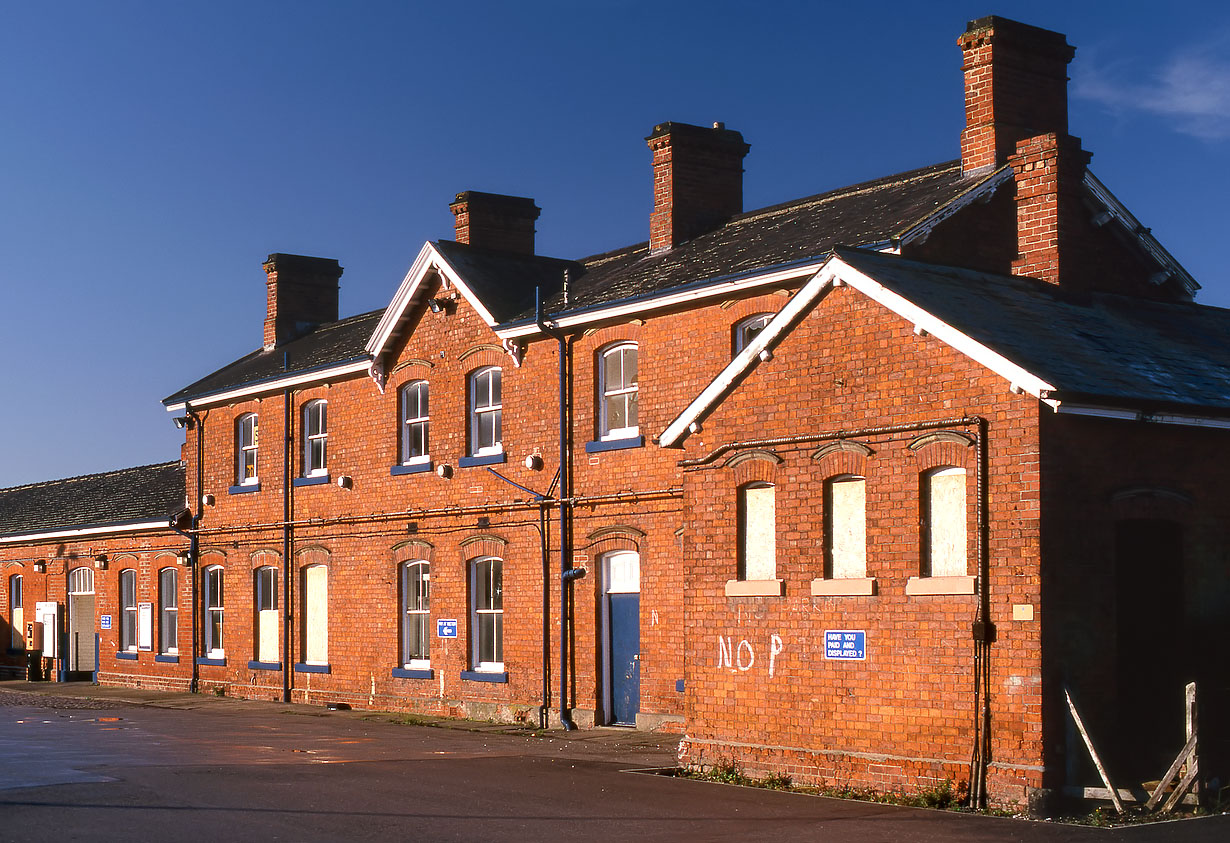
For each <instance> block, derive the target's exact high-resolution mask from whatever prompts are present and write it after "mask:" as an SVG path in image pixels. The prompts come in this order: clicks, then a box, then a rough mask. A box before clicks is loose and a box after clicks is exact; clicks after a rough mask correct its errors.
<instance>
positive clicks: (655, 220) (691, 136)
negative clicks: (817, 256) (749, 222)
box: [645, 123, 751, 254]
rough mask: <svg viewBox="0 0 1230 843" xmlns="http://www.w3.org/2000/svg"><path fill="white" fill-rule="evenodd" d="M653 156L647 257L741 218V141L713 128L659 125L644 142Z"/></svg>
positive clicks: (745, 147) (723, 129) (743, 148)
mask: <svg viewBox="0 0 1230 843" xmlns="http://www.w3.org/2000/svg"><path fill="white" fill-rule="evenodd" d="M645 140H646V142H647V143H648V144H649V148H650V150H652V151H653V213H652V214H651V215H650V217H649V251H650V253H651V254H656V253H658V252H665V251H666V250H668V249H673V248H675V247H676V246H678V245H679V244H680V243H683V242H686V241H688V240H691V239H692V238H694V237H699V236H700V235H702V234H705V233H706V232H709V231H713V230H715V229H717V228H720V227H721V226H722V225H723V224H724V223H725V222H726V221H727V220H728V219H730V218H731V217H733V216H734V215H735V214H739V213H742V212H743V157H744V156H745V155H747V152H748V150H749V149H751V147H750V146H748V145H747V144H746V143H744V142H743V135H741V134H740V133H739V132H735V131H732V130H730V129H727V128H726V127H725V126H724V125H723V124H721V123H714V124H713V128H711V129H706V128H704V127H703V126H692V125H690V124H688V123H662V124H660V125H657V126H654V128H653V133H652V134H650V135H649V137H647V138H645Z"/></svg>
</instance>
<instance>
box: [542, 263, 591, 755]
mask: <svg viewBox="0 0 1230 843" xmlns="http://www.w3.org/2000/svg"><path fill="white" fill-rule="evenodd" d="M566 281H567V270H565V282H566ZM534 321H535V322H536V323H538V330H540V331H542V332H543V333H544V334H546V335H547V336H549V337H555V339H556V340H557V341H558V343H559V570H560V584H559V722H560V724H561V725H562V726H563V727H564V730H565V731H567V732H571V731H574V730H575V729H576V728H577V724H576V723H574V722H573V720H572V713H571V712H570V711H569V709H568V588H569V586H570V585H572V581H573V580H577V579H580V578H581V577H583V576H585V569H584V568H573V567H572V558H571V556H569V554H568V541H567V536H568V532H567V528H568V512H567V507H568V505H567V504H566V503H565V501H567V500H568V495H569V492H570V488H569V487H570V484H569V482H568V479H569V478H568V474H569V472H568V437H567V433H568V404H567V400H566V399H567V395H568V375H567V371H568V370H567V365H566V363H565V362H564V361H565V360H566V358H567V352H568V340H567V338H566V337H565V335H564V333H563V332H562V331H557V330H556V329H554V328H552V327H550V326H549V325H547V322H546V320H545V319H544V318H543V315H542V288H541V287H535V288H534Z"/></svg>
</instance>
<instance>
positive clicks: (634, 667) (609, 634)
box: [602, 550, 641, 726]
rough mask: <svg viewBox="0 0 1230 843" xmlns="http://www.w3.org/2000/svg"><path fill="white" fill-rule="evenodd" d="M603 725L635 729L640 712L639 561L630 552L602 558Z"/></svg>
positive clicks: (611, 554) (624, 551)
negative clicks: (604, 718) (633, 727)
mask: <svg viewBox="0 0 1230 843" xmlns="http://www.w3.org/2000/svg"><path fill="white" fill-rule="evenodd" d="M602 582H603V592H604V593H603V606H602V608H603V612H602V615H603V618H602V620H603V626H604V627H605V629H604V632H605V635H604V646H603V648H602V662H603V665H602V668H603V676H604V677H605V680H606V681H605V682H604V683H603V685H604V686H605V688H604V690H605V693H604V694H603V696H604V698H605V699H604V703H605V713H606V722H607V723H610V724H616V725H621V726H635V725H636V715H637V713H638V712H639V711H640V709H641V558H640V556H639V555H638V554H637V553H635V552H634V551H627V550H622V551H617V552H615V553H608V554H606V555H605V556H603V557H602Z"/></svg>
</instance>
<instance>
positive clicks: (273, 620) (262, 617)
mask: <svg viewBox="0 0 1230 843" xmlns="http://www.w3.org/2000/svg"><path fill="white" fill-rule="evenodd" d="M256 659H257V661H262V662H276V661H278V569H277V568H275V567H273V566H272V565H266V566H264V567H262V568H257V569H256Z"/></svg>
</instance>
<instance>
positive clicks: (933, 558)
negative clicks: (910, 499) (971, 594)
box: [922, 466, 968, 577]
mask: <svg viewBox="0 0 1230 843" xmlns="http://www.w3.org/2000/svg"><path fill="white" fill-rule="evenodd" d="M922 487H923V488H922V491H923V495H922V498H923V499H922V509H923V519H922V522H923V530H924V535H923V542H922V546H923V548H922V549H923V576H927V577H963V576H966V555H967V544H968V541H967V536H966V533H967V530H966V512H965V469H964V468H956V467H954V466H941V467H940V468H935V469H932V470H931V471H928V472H927V473H926V474H924V475H923V483H922Z"/></svg>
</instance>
